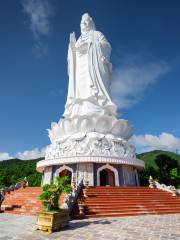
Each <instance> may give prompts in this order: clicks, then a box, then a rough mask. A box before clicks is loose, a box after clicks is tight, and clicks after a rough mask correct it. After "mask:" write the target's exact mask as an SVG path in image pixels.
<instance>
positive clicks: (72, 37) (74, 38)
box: [69, 32, 76, 45]
mask: <svg viewBox="0 0 180 240" xmlns="http://www.w3.org/2000/svg"><path fill="white" fill-rule="evenodd" d="M69 41H70V44H71V45H75V43H76V36H75V33H74V32H72V33H70V38H69Z"/></svg>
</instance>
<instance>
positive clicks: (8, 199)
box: [1, 187, 42, 215]
mask: <svg viewBox="0 0 180 240" xmlns="http://www.w3.org/2000/svg"><path fill="white" fill-rule="evenodd" d="M41 192H42V188H41V187H26V188H20V189H17V190H14V191H11V192H9V193H6V194H5V199H4V201H3V203H2V206H1V209H2V210H4V212H6V213H14V214H21V215H37V212H39V210H41V206H42V205H41V202H40V200H39V199H38V197H39V195H40V194H41Z"/></svg>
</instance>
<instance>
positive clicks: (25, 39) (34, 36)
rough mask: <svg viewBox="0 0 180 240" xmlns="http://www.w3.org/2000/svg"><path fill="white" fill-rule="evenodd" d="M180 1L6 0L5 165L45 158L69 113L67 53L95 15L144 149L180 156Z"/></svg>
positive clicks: (2, 8)
mask: <svg viewBox="0 0 180 240" xmlns="http://www.w3.org/2000/svg"><path fill="white" fill-rule="evenodd" d="M179 9H180V1H178V0H173V1H170V0H156V1H155V0H152V1H144V0H126V1H125V0H124V1H122V0H111V1H109V0H107V1H106V0H98V1H97V0H76V1H74V0H66V1H64V0H61V1H58V0H16V1H12V0H2V1H1V3H0V16H1V21H0V31H1V38H0V53H1V54H0V160H2V159H5V158H10V157H19V158H22V159H26V158H33V157H37V156H41V155H43V153H44V147H45V146H46V145H47V144H49V139H48V136H47V131H46V129H47V128H50V124H51V122H53V121H58V120H59V118H60V117H61V115H62V113H63V111H64V104H65V100H66V93H67V84H68V77H67V47H68V41H69V34H70V32H72V31H75V32H76V35H77V36H79V34H80V29H79V24H80V18H81V15H82V14H83V13H85V12H89V13H90V15H91V16H92V17H93V19H94V21H95V24H96V28H97V30H99V31H101V32H102V33H103V34H104V35H105V36H106V38H107V39H108V40H109V42H110V43H111V45H112V57H111V61H112V63H113V84H112V97H113V99H114V100H115V101H116V103H117V104H118V106H119V113H121V114H122V117H123V118H125V119H128V120H129V122H130V123H131V124H132V125H133V126H134V131H133V133H134V136H133V139H132V140H133V142H134V144H135V145H136V148H137V151H138V152H142V151H149V150H152V149H164V150H171V151H175V149H178V150H179V151H180V111H179V104H180V44H179V43H180V14H179Z"/></svg>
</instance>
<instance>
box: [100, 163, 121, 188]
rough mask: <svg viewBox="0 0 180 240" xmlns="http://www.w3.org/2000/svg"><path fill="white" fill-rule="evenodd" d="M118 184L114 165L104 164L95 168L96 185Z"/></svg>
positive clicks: (117, 175)
mask: <svg viewBox="0 0 180 240" xmlns="http://www.w3.org/2000/svg"><path fill="white" fill-rule="evenodd" d="M107 185H110V186H119V174H118V171H117V169H116V168H115V167H113V166H111V165H110V164H108V163H107V164H105V165H103V166H101V167H99V168H98V169H97V186H107Z"/></svg>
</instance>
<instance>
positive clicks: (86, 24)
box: [80, 17, 92, 31]
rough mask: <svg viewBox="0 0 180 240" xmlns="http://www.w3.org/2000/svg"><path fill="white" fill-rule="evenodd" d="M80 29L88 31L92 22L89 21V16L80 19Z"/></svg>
mask: <svg viewBox="0 0 180 240" xmlns="http://www.w3.org/2000/svg"><path fill="white" fill-rule="evenodd" d="M80 27H81V31H90V30H91V29H92V23H91V19H90V18H88V17H87V18H83V19H82V20H81V24H80Z"/></svg>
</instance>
